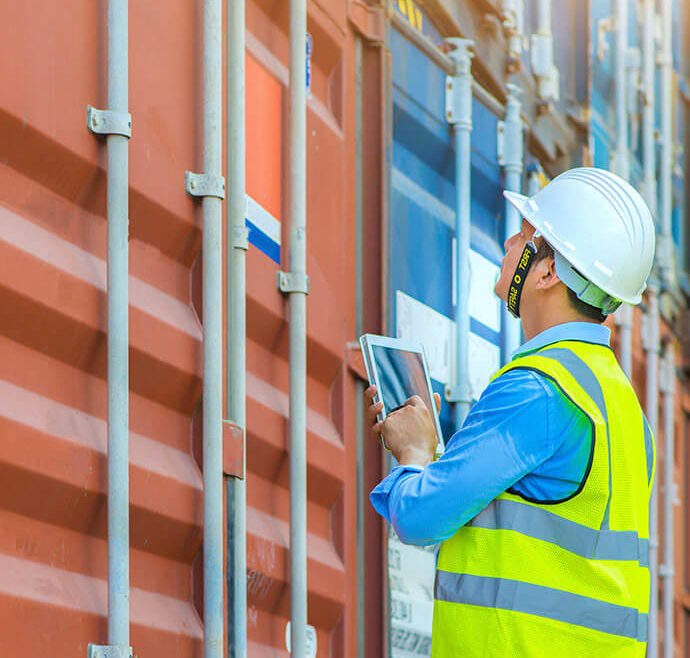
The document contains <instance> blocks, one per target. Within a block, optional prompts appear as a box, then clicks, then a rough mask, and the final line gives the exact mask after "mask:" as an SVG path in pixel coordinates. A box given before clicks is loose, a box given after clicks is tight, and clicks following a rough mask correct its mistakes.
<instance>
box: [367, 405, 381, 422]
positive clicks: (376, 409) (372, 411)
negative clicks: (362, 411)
mask: <svg viewBox="0 0 690 658" xmlns="http://www.w3.org/2000/svg"><path fill="white" fill-rule="evenodd" d="M382 409H383V403H382V402H377V403H376V404H372V405H370V406H369V407H367V420H368V424H369V425H373V424H374V422H375V421H376V416H377V415H378V414H379V413H381V410H382Z"/></svg>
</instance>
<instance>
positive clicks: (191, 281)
mask: <svg viewBox="0 0 690 658" xmlns="http://www.w3.org/2000/svg"><path fill="white" fill-rule="evenodd" d="M308 4H309V31H310V33H311V35H312V37H313V43H314V48H313V52H314V54H313V60H312V89H311V91H312V95H311V99H310V101H309V104H308V143H307V149H308V150H307V162H308V178H309V180H308V266H307V269H308V273H309V275H310V283H311V286H310V288H311V292H310V295H309V298H308V386H307V390H308V405H309V410H308V421H307V422H308V525H309V527H308V532H309V538H308V568H309V573H308V584H309V622H310V623H311V624H313V625H314V626H315V627H316V629H317V634H318V644H319V655H331V656H349V655H354V646H355V638H356V606H355V605H354V603H355V601H356V598H357V592H356V581H357V579H356V578H355V577H354V576H350V574H355V573H356V572H357V564H356V559H357V555H356V527H357V517H356V504H357V491H356V483H357V481H358V480H357V478H358V474H357V465H356V457H355V450H356V445H355V443H356V436H357V432H356V427H355V412H354V407H355V405H356V404H357V403H358V402H357V401H356V399H355V380H356V374H355V372H356V371H357V369H358V365H357V363H356V358H354V357H352V356H351V355H350V356H348V354H349V353H348V351H347V345H348V343H349V342H351V341H353V340H354V339H355V338H356V336H355V325H354V321H355V320H354V318H355V252H354V250H355V233H354V231H355V221H354V213H355V203H354V186H355V172H354V158H355V142H354V130H355V118H354V117H355V115H354V112H355V105H354V98H353V84H354V82H353V81H354V79H355V76H354V72H353V68H352V67H353V66H354V38H353V32H352V28H351V26H350V25H349V23H348V20H347V12H346V7H347V3H345V2H343V1H339V0H328V1H327V2H320V3H318V4H317V3H314V2H310V3H308ZM105 29H106V28H105V4H104V3H93V2H88V1H87V0H65V2H61V3H50V2H40V3H14V4H10V5H7V6H6V7H4V8H3V19H2V22H1V23H0V39H2V42H3V48H4V52H5V53H6V56H5V57H3V58H2V59H1V60H0V83H1V86H2V88H3V94H2V100H0V158H1V161H0V168H1V175H0V226H1V227H2V230H1V231H0V389H1V391H2V394H1V395H0V446H1V447H0V527H1V530H0V573H2V574H3V575H2V577H0V655H1V656H20V655H44V654H45V653H46V652H47V651H48V650H49V652H50V654H51V655H53V656H56V658H68V657H69V658H73V657H74V656H80V655H81V656H85V655H86V651H87V645H88V643H89V642H93V643H99V644H104V643H106V640H107V637H106V635H107V623H106V621H107V543H106V496H105V493H106V490H107V488H106V487H107V482H106V430H107V427H106V411H107V408H106V407H107V394H106V303H107V296H106V222H105V193H106V188H105V166H106V161H105V147H104V143H103V142H102V141H101V140H99V139H98V138H96V137H94V136H93V135H92V134H90V133H89V132H88V131H87V129H86V122H85V116H86V107H87V105H88V104H91V105H94V106H96V107H104V106H105V105H106V91H107V90H106V75H105V74H106V52H105V50H106V45H105V44H106V32H105ZM129 29H130V34H129V44H130V45H129V57H130V84H129V93H130V108H129V109H130V111H131V113H132V117H133V137H132V139H131V141H130V236H131V237H130V280H129V290H130V416H131V420H130V426H131V433H130V453H131V454H130V460H131V465H130V478H131V482H130V502H131V508H130V512H131V587H132V590H131V615H132V617H131V621H132V630H131V643H132V646H133V648H134V651H135V653H136V654H138V655H139V656H163V655H165V656H169V657H171V658H172V657H177V658H192V657H193V656H197V657H198V656H201V655H202V638H203V623H202V621H201V620H202V618H203V611H202V610H201V602H202V592H201V587H202V569H201V564H202V551H201V549H202V547H201V539H202V497H203V490H202V477H201V436H200V434H201V422H200V413H201V376H202V364H201V340H202V319H201V317H200V315H201V299H200V297H201V267H200V265H201V260H200V259H201V255H202V254H201V236H200V231H201V213H200V210H199V208H198V206H197V205H196V203H195V201H194V200H193V199H191V198H190V197H188V196H187V195H186V194H185V190H184V172H185V170H192V171H199V170H200V168H199V165H200V158H201V143H200V141H201V134H200V133H201V131H200V120H201V105H200V102H201V100H200V88H201V83H200V70H201V49H200V35H201V3H192V2H189V1H187V0H169V1H168V2H165V3H155V2H154V3H152V2H147V3H130V17H129ZM366 62H367V67H366V76H367V80H366V81H365V85H366V87H367V88H369V89H371V95H372V98H374V99H375V98H378V97H379V96H380V92H379V89H380V84H381V83H380V71H381V62H382V60H381V57H380V54H379V51H377V50H376V49H371V50H369V49H367V54H366ZM287 66H288V3H287V2H284V3H283V2H279V3H276V2H270V1H269V0H254V1H251V2H248V3H247V67H246V70H247V84H246V93H247V154H248V155H247V163H246V164H247V191H248V194H249V196H250V197H251V198H252V199H253V201H254V202H255V204H254V205H253V206H251V208H250V214H251V212H252V208H253V212H254V213H255V214H256V216H257V218H258V220H261V221H262V222H263V224H261V225H260V226H258V228H257V227H256V226H255V227H253V228H252V232H253V236H252V246H250V250H249V252H248V258H247V282H248V284H247V332H248V345H247V395H248V399H247V416H248V420H247V424H248V427H247V471H248V472H247V487H248V505H249V509H248V538H247V545H248V573H247V588H248V597H249V599H248V604H249V614H248V626H249V627H248V637H249V654H250V655H251V656H279V655H287V651H286V648H285V625H286V622H287V619H288V617H289V584H288V571H289V569H288V564H289V559H288V537H289V533H288V528H289V519H288V511H289V505H288V499H289V492H288V460H287V453H286V450H287V444H288V436H287V409H288V361H287V354H288V350H287V337H288V328H287V323H286V317H287V303H286V301H285V300H284V298H283V296H282V295H281V293H280V292H279V291H278V290H277V287H276V272H277V270H278V269H279V268H280V267H281V264H280V263H279V262H278V261H280V260H281V256H282V261H283V262H282V268H283V269H286V267H287V263H286V262H285V257H286V249H285V248H284V247H283V250H282V254H280V253H279V251H278V250H279V243H280V242H282V243H283V245H285V242H286V240H287V231H286V224H287V221H286V220H287V216H286V209H287V207H288V206H287V172H286V163H287V161H288V160H287V139H286V136H287V84H288V79H287ZM346 81H347V84H346ZM378 112H379V110H378V106H377V105H374V111H373V113H371V112H369V113H368V114H371V116H367V117H366V119H365V121H366V125H367V126H368V127H367V130H368V131H369V134H370V135H371V136H373V138H374V139H373V140H372V141H371V142H370V144H369V145H367V146H365V152H364V155H365V157H367V160H366V161H367V165H366V166H367V167H368V168H371V171H369V172H368V175H369V178H368V181H367V183H366V185H365V193H366V194H367V195H368V198H367V199H366V200H365V207H364V212H365V214H367V215H368V216H370V217H371V218H372V219H373V220H374V221H375V223H374V224H373V226H377V225H378V212H379V210H380V203H381V200H380V193H379V190H380V189H381V186H380V172H381V169H380V141H377V135H378V134H380V128H379V122H380V114H379V113H378ZM367 154H369V155H368V156H367ZM377 163H378V164H377ZM229 193H230V194H232V190H230V191H229ZM250 219H251V218H250ZM258 220H257V221H258ZM283 220H285V221H283ZM262 227H263V230H261V228H262ZM250 228H251V227H250ZM369 230H371V229H369ZM267 235H268V237H267ZM269 238H270V239H269ZM281 238H282V240H281ZM378 245H379V239H378V236H377V230H376V228H374V233H373V235H372V236H371V240H370V241H369V242H368V243H367V246H366V249H367V250H368V252H369V253H370V254H373V255H374V257H373V258H372V259H368V260H367V262H368V263H370V262H374V263H377V262H378V249H379V246H378ZM367 267H369V268H370V269H371V268H372V267H373V270H371V272H373V274H374V276H376V268H377V267H378V265H377V264H374V265H367ZM374 280H376V279H374ZM365 303H366V304H368V308H369V310H368V311H367V313H366V315H367V317H368V318H370V320H369V328H370V329H374V330H375V329H376V328H377V326H378V310H377V308H378V292H376V291H374V292H372V293H368V294H367V296H366V299H365ZM353 358H354V360H353ZM228 440H230V437H228ZM230 448H231V446H230V444H228V450H227V454H226V456H227V460H226V461H227V468H228V471H231V470H232V468H233V465H232V463H230V458H231V457H232V455H233V454H235V453H233V452H232V450H231V449H230ZM369 451H370V449H369V448H367V454H369ZM371 453H372V454H371V455H370V457H371V459H370V460H369V461H368V466H367V468H368V469H369V470H368V472H367V473H366V474H365V475H364V477H366V478H367V481H371V480H373V479H374V478H375V477H376V476H377V475H378V473H379V472H380V462H379V456H378V452H377V451H376V450H375V449H373V450H372V451H371ZM366 523H367V524H368V525H367V527H368V528H369V530H368V531H367V532H368V537H369V538H368V539H367V544H366V545H367V547H368V548H367V550H368V551H369V554H370V556H371V558H372V559H371V560H370V562H369V565H368V567H367V570H368V571H367V575H368V576H369V577H371V578H369V580H368V585H367V588H368V591H370V592H371V596H372V597H373V599H372V601H373V602H374V603H375V605H376V606H377V607H380V596H381V593H380V592H381V582H382V581H381V574H380V562H381V555H380V545H381V544H380V525H379V523H378V522H377V521H376V520H375V519H374V518H373V516H372V513H371V512H369V511H367V516H366ZM372 547H373V548H372ZM346 574H347V577H346ZM380 623H381V618H380V614H379V613H373V614H372V615H371V616H370V617H369V620H368V621H367V624H368V626H369V628H368V630H369V633H368V637H369V638H370V639H369V640H368V641H369V642H373V643H374V644H373V646H374V653H372V654H371V655H376V651H377V650H378V648H377V647H380ZM377 643H378V644H377Z"/></svg>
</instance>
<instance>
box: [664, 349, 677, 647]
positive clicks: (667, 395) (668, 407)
mask: <svg viewBox="0 0 690 658" xmlns="http://www.w3.org/2000/svg"><path fill="white" fill-rule="evenodd" d="M663 368H664V370H663V377H662V386H663V392H664V564H663V567H662V569H661V577H662V578H663V579H664V595H663V596H664V658H673V656H674V654H675V651H674V649H675V634H674V630H673V625H674V624H673V622H674V619H673V613H674V586H673V585H674V575H675V569H674V550H673V549H674V539H673V535H674V532H673V504H674V499H675V496H676V492H675V488H676V485H675V482H674V466H675V463H674V454H675V449H674V439H675V436H674V421H675V387H676V364H675V353H674V348H673V343H668V344H667V345H666V349H665V353H664V366H663Z"/></svg>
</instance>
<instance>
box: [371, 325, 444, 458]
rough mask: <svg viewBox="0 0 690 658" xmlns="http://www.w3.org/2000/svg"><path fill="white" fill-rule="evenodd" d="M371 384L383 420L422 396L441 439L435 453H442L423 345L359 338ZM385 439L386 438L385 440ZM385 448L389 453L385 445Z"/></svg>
mask: <svg viewBox="0 0 690 658" xmlns="http://www.w3.org/2000/svg"><path fill="white" fill-rule="evenodd" d="M359 343H360V346H361V348H362V355H363V356H364V366H365V368H366V370H367V376H368V377H369V383H370V384H373V385H374V386H376V391H377V398H376V400H375V401H378V400H379V399H380V400H381V401H382V402H383V410H382V411H381V413H380V414H379V416H380V419H381V420H383V419H385V418H386V416H387V415H388V414H389V413H392V412H393V411H395V410H396V409H397V408H399V407H401V406H402V405H403V404H405V401H406V400H408V399H409V398H411V397H412V396H413V395H419V397H421V398H422V400H423V401H424V404H426V406H427V409H428V410H429V413H430V414H431V418H432V419H433V422H434V426H435V427H436V435H437V436H438V446H437V448H436V454H437V455H440V454H441V453H442V452H443V445H444V444H443V434H442V433H441V426H440V424H439V421H438V414H437V413H436V409H435V405H434V403H433V399H434V398H433V390H432V388H431V381H430V379H429V368H428V366H427V363H426V357H425V356H424V348H423V347H422V345H421V343H408V342H406V341H404V340H400V339H398V338H388V337H386V336H375V335H374V334H364V335H363V336H361V337H360V339H359ZM382 438H383V437H382ZM384 448H386V450H388V448H387V446H386V445H385V443H384Z"/></svg>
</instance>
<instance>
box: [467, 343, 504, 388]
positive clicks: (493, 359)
mask: <svg viewBox="0 0 690 658" xmlns="http://www.w3.org/2000/svg"><path fill="white" fill-rule="evenodd" d="M468 349H469V359H468V360H469V366H470V388H471V389H472V398H473V399H474V400H478V399H479V397H480V396H481V394H482V392H483V391H484V389H485V388H486V386H487V384H488V383H489V380H490V379H491V377H493V375H494V374H495V373H496V372H498V369H499V368H500V367H501V348H500V347H499V346H498V345H495V344H494V343H492V342H490V341H488V340H485V339H484V338H482V337H481V336H477V334H473V333H470V338H469V345H468Z"/></svg>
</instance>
